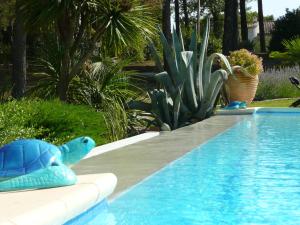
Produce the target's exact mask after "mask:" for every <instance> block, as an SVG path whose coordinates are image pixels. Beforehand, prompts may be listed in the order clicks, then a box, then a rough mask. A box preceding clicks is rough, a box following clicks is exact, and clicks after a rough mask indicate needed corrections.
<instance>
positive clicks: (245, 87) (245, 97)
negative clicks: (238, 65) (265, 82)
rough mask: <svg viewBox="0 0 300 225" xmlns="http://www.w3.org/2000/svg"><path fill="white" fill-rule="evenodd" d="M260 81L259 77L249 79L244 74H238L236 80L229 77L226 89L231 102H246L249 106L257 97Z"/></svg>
mask: <svg viewBox="0 0 300 225" xmlns="http://www.w3.org/2000/svg"><path fill="white" fill-rule="evenodd" d="M258 81H259V80H258V76H253V77H249V76H246V75H244V74H242V73H236V79H234V78H233V76H229V78H228V80H227V81H226V83H225V87H226V92H227V95H228V98H229V100H230V102H232V101H241V102H242V101H245V102H246V103H247V105H249V104H250V103H251V102H252V101H253V99H254V97H255V94H256V90H257V85H258Z"/></svg>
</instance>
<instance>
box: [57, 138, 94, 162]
mask: <svg viewBox="0 0 300 225" xmlns="http://www.w3.org/2000/svg"><path fill="white" fill-rule="evenodd" d="M95 145H96V144H95V141H94V140H93V139H92V138H90V137H79V138H76V139H74V140H72V141H69V142H67V143H66V144H64V145H62V146H60V147H59V149H60V151H61V153H62V161H63V163H64V164H65V165H73V164H76V163H77V162H79V161H80V160H81V159H82V158H83V157H84V156H86V155H87V154H88V153H89V152H90V151H91V150H92V149H93V148H94V147H95Z"/></svg>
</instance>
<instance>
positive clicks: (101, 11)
mask: <svg viewBox="0 0 300 225" xmlns="http://www.w3.org/2000/svg"><path fill="white" fill-rule="evenodd" d="M20 1H21V7H20V11H21V13H22V14H23V17H24V22H25V23H26V24H27V26H28V27H31V28H32V27H36V26H41V27H43V28H44V29H46V28H49V27H51V26H52V32H57V34H56V37H57V41H58V42H59V46H60V50H61V57H60V58H59V65H60V67H61V68H60V70H57V71H56V72H57V73H58V80H59V82H58V86H57V90H56V92H57V93H56V95H57V96H59V97H60V99H61V100H64V101H65V100H66V98H67V92H68V89H69V86H70V81H71V80H72V78H73V77H75V76H78V75H79V74H80V73H81V70H82V68H83V66H84V64H85V63H86V62H87V60H89V59H90V58H91V57H93V54H94V51H95V50H96V49H99V51H100V53H101V55H104V56H106V55H108V54H109V55H115V54H117V53H118V52H120V51H121V50H122V49H124V48H126V47H128V46H130V45H134V44H135V43H136V42H137V41H139V40H141V39H144V38H145V37H147V36H149V35H152V31H153V30H154V26H153V25H154V20H153V19H152V17H151V13H150V10H149V7H147V6H146V5H140V3H139V1H137V0H132V1H126V0H123V1H121V0H120V1H116V2H115V1H111V0H88V1H81V0H75V1H74V0H72V1H71V0H62V1H36V0H20ZM98 47H99V48H98Z"/></svg>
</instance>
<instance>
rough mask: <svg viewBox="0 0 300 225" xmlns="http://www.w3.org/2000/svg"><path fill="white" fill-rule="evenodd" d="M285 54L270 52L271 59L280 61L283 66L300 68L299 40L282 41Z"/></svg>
mask: <svg viewBox="0 0 300 225" xmlns="http://www.w3.org/2000/svg"><path fill="white" fill-rule="evenodd" d="M282 44H283V46H284V47H285V52H277V51H275V52H272V53H271V54H270V57H271V58H276V59H281V60H283V62H284V63H285V64H288V65H298V66H300V38H296V39H293V40H290V41H289V40H284V41H283V43H282Z"/></svg>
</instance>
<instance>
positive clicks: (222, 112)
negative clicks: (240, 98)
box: [216, 107, 300, 115]
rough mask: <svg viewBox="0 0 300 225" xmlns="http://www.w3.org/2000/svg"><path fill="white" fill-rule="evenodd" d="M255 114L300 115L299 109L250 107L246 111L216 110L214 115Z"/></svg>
mask: <svg viewBox="0 0 300 225" xmlns="http://www.w3.org/2000/svg"><path fill="white" fill-rule="evenodd" d="M255 113H300V108H287V107H250V108H246V109H229V110H224V109H220V110H217V112H216V115H252V114H255Z"/></svg>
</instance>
